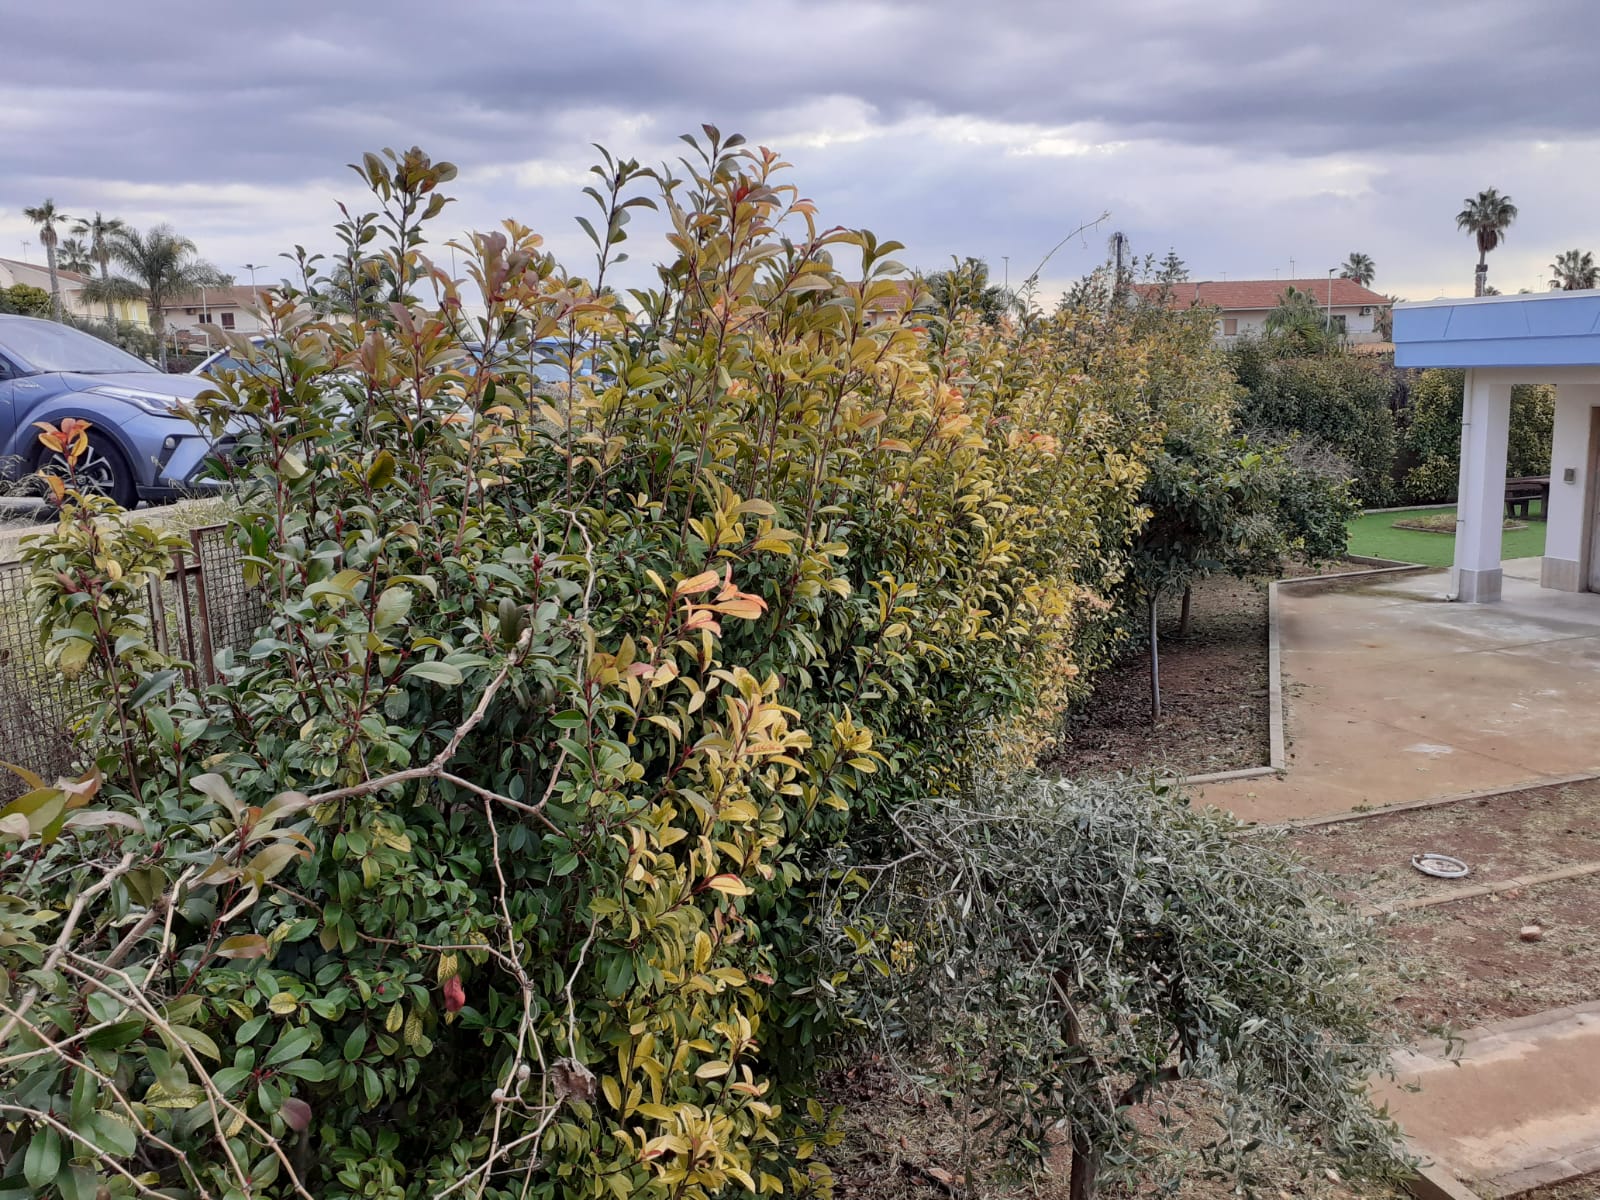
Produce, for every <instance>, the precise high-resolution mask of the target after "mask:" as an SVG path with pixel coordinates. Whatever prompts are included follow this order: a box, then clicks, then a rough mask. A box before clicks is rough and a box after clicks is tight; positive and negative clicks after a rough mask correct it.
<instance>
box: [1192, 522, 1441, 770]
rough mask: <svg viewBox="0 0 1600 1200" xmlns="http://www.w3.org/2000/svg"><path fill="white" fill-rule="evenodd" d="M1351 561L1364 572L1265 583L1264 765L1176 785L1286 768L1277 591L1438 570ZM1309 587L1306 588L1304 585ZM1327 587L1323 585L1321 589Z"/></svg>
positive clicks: (1351, 556) (1330, 586)
mask: <svg viewBox="0 0 1600 1200" xmlns="http://www.w3.org/2000/svg"><path fill="white" fill-rule="evenodd" d="M1345 557H1346V559H1347V560H1348V561H1350V562H1355V563H1361V564H1362V565H1363V566H1365V567H1367V569H1366V570H1364V571H1340V572H1337V573H1336V574H1332V575H1301V576H1297V577H1295V578H1293V579H1274V580H1273V581H1272V582H1271V583H1269V584H1267V765H1266V766H1264V767H1241V768H1238V769H1237V770H1232V771H1212V772H1209V773H1207V774H1204V775H1185V776H1183V777H1182V778H1181V779H1179V780H1178V781H1177V782H1178V783H1180V784H1184V785H1202V786H1203V785H1205V784H1208V783H1229V782H1231V781H1233V780H1235V779H1263V778H1265V777H1267V776H1269V775H1273V776H1277V775H1282V774H1283V773H1284V772H1285V771H1287V770H1288V769H1289V756H1288V752H1287V745H1286V739H1285V736H1284V724H1283V643H1282V641H1281V639H1280V637H1279V633H1278V589H1279V588H1282V587H1293V588H1296V589H1297V590H1299V591H1303V592H1315V591H1323V590H1331V589H1333V588H1338V587H1342V586H1347V585H1348V584H1350V583H1351V582H1356V581H1360V580H1365V579H1371V578H1373V577H1375V576H1381V575H1412V574H1416V573H1418V572H1421V571H1436V570H1438V569H1439V568H1437V567H1429V566H1425V565H1423V564H1421V563H1407V562H1399V561H1397V560H1395V559H1390V558H1369V557H1367V556H1366V555H1361V554H1348V555H1346V556H1345ZM1308 584H1309V585H1311V586H1309V587H1308V586H1305V585H1308ZM1324 585H1326V586H1324Z"/></svg>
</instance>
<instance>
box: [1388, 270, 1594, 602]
mask: <svg viewBox="0 0 1600 1200" xmlns="http://www.w3.org/2000/svg"><path fill="white" fill-rule="evenodd" d="M1394 346H1395V365H1396V366H1397V367H1460V368H1465V370H1466V373H1467V375H1466V390H1465V397H1464V401H1463V407H1462V414H1461V416H1462V420H1461V476H1460V485H1459V491H1458V492H1457V495H1458V497H1459V499H1458V501H1457V505H1456V543H1455V566H1454V567H1453V568H1452V571H1451V589H1450V591H1451V595H1452V596H1453V597H1454V598H1456V599H1458V600H1462V601H1466V602H1468V603H1475V604H1484V603H1491V602H1493V601H1497V600H1499V599H1500V595H1501V567H1500V534H1501V530H1502V524H1503V522H1504V519H1505V478H1506V440H1507V434H1508V432H1509V429H1510V423H1511V389H1512V387H1513V386H1515V385H1517V384H1525V383H1533V384H1553V385H1554V386H1555V388H1556V412H1555V437H1554V442H1553V449H1552V453H1551V461H1550V494H1549V495H1550V498H1549V501H1548V503H1547V505H1546V513H1545V517H1546V526H1547V527H1546V530H1545V551H1544V561H1543V563H1542V565H1541V568H1540V572H1539V583H1540V586H1541V587H1546V588H1554V589H1557V590H1560V591H1565V592H1600V548H1597V546H1596V544H1595V543H1596V540H1597V535H1600V521H1597V519H1596V506H1597V502H1600V495H1597V489H1596V478H1597V471H1596V455H1597V452H1600V291H1584V292H1549V293H1540V294H1536V295H1523V296H1484V297H1481V298H1479V299H1474V300H1430V301H1426V302H1423V303H1417V304H1397V305H1396V306H1395V309H1394Z"/></svg>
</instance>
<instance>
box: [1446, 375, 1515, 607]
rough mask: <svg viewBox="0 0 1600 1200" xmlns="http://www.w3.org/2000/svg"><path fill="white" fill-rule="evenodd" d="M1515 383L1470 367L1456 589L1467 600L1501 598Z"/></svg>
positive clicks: (1464, 412)
mask: <svg viewBox="0 0 1600 1200" xmlns="http://www.w3.org/2000/svg"><path fill="white" fill-rule="evenodd" d="M1510 425H1511V385H1510V384H1509V383H1491V382H1490V381H1489V377H1488V376H1487V375H1486V374H1485V373H1484V372H1482V371H1468V372H1467V382H1466V388H1465V395H1464V396H1463V397H1462V411H1461V477H1460V481H1459V488H1460V490H1459V492H1458V496H1459V497H1460V498H1459V499H1458V500H1457V501H1456V563H1455V569H1454V570H1453V571H1452V572H1451V584H1452V587H1451V591H1452V592H1454V593H1455V595H1456V598H1457V599H1459V600H1462V601H1464V602H1465V603H1468V604H1488V603H1490V602H1492V601H1495V600H1498V599H1500V533H1501V527H1502V525H1503V524H1504V522H1505V511H1506V504H1505V499H1506V435H1507V433H1508V431H1509V429H1510Z"/></svg>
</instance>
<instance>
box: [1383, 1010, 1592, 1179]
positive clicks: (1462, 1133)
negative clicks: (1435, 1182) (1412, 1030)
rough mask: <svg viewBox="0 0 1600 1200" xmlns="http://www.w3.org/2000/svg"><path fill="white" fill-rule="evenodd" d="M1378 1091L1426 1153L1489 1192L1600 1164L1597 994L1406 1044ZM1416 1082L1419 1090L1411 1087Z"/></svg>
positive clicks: (1578, 1173) (1566, 1176) (1564, 1176)
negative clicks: (1457, 1048)
mask: <svg viewBox="0 0 1600 1200" xmlns="http://www.w3.org/2000/svg"><path fill="white" fill-rule="evenodd" d="M1395 1068H1396V1076H1397V1078H1396V1081H1395V1083H1393V1084H1390V1083H1387V1082H1386V1083H1383V1084H1380V1085H1378V1087H1377V1089H1376V1090H1377V1096H1378V1099H1379V1100H1380V1101H1381V1102H1384V1103H1387V1104H1388V1106H1389V1109H1390V1111H1391V1113H1393V1115H1394V1116H1395V1118H1396V1119H1397V1120H1398V1121H1399V1122H1400V1124H1401V1125H1402V1126H1403V1127H1404V1129H1405V1131H1406V1134H1407V1135H1408V1136H1409V1137H1410V1138H1411V1141H1412V1143H1413V1144H1414V1145H1415V1146H1416V1147H1417V1148H1418V1149H1419V1150H1420V1151H1421V1152H1422V1153H1423V1154H1424V1155H1426V1156H1427V1157H1428V1158H1431V1159H1433V1160H1434V1161H1436V1162H1438V1163H1439V1164H1440V1165H1442V1166H1443V1167H1445V1168H1446V1169H1447V1170H1449V1171H1450V1172H1451V1173H1452V1174H1454V1175H1457V1176H1459V1177H1460V1178H1461V1179H1463V1180H1465V1181H1466V1182H1467V1183H1468V1184H1469V1185H1470V1186H1471V1187H1472V1188H1473V1189H1474V1190H1475V1191H1477V1192H1478V1193H1479V1194H1480V1195H1483V1196H1485V1197H1501V1196H1512V1195H1515V1194H1517V1193H1518V1192H1522V1191H1526V1190H1527V1189H1529V1188H1534V1187H1542V1186H1544V1185H1546V1184H1552V1183H1560V1182H1562V1181H1564V1180H1568V1179H1574V1178H1577V1177H1578V1176H1581V1175H1585V1174H1588V1173H1590V1172H1593V1171H1595V1170H1600V1001H1594V1002H1591V1003H1588V1004H1583V1005H1578V1006H1576V1007H1573V1008H1566V1009H1560V1010H1558V1011H1556V1012H1552V1013H1543V1014H1540V1015H1538V1016H1535V1017H1525V1018H1522V1019H1519V1020H1515V1021H1504V1022H1500V1023H1498V1024H1495V1025H1488V1026H1485V1027H1484V1028H1482V1029H1478V1030H1474V1031H1472V1032H1470V1033H1468V1034H1466V1035H1464V1037H1463V1039H1462V1043H1461V1052H1460V1058H1459V1060H1456V1059H1452V1058H1450V1057H1449V1056H1448V1054H1447V1053H1446V1047H1445V1046H1444V1045H1443V1044H1442V1043H1432V1044H1429V1045H1426V1046H1421V1047H1417V1048H1415V1049H1413V1050H1408V1051H1405V1052H1404V1053H1402V1054H1400V1055H1399V1056H1397V1058H1396V1060H1395ZM1408 1088H1414V1089H1416V1090H1407V1089H1408Z"/></svg>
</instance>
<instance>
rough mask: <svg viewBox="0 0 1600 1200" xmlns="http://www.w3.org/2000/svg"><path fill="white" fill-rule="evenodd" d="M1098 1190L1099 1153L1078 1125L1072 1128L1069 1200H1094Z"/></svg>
mask: <svg viewBox="0 0 1600 1200" xmlns="http://www.w3.org/2000/svg"><path fill="white" fill-rule="evenodd" d="M1099 1190H1100V1151H1099V1149H1098V1148H1097V1147H1096V1146H1095V1145H1094V1144H1093V1143H1092V1142H1091V1141H1090V1140H1089V1136H1088V1134H1086V1133H1084V1132H1083V1128H1082V1126H1080V1125H1074V1126H1073V1127H1072V1178H1071V1182H1070V1183H1069V1184H1068V1190H1067V1194H1068V1196H1069V1197H1070V1200H1094V1198H1095V1194H1096V1193H1097V1192H1098V1191H1099Z"/></svg>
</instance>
